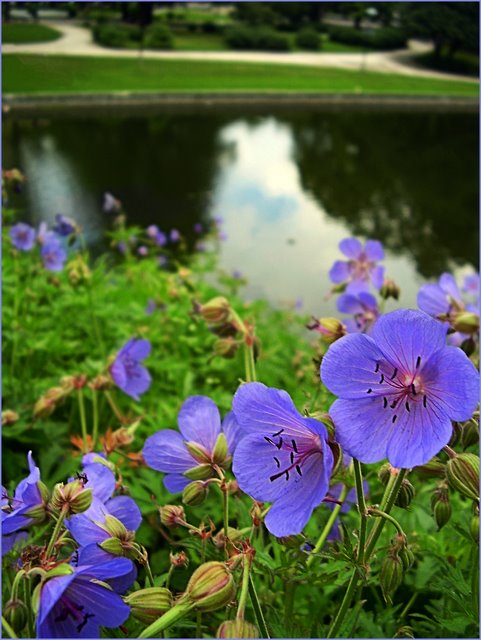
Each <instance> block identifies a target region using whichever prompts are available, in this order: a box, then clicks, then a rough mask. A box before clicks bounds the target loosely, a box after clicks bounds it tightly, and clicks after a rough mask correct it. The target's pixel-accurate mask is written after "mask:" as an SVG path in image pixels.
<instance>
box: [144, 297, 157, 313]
mask: <svg viewBox="0 0 481 640" xmlns="http://www.w3.org/2000/svg"><path fill="white" fill-rule="evenodd" d="M156 309H157V303H156V302H155V300H154V299H153V298H149V301H148V302H147V306H146V307H145V313H146V314H147V315H148V316H151V315H152V314H153V313H154V311H155V310H156Z"/></svg>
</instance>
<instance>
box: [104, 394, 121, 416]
mask: <svg viewBox="0 0 481 640" xmlns="http://www.w3.org/2000/svg"><path fill="white" fill-rule="evenodd" d="M104 393H105V397H106V398H107V402H108V403H109V405H110V408H111V409H112V411H113V412H114V414H115V417H116V418H117V420H118V421H119V422H120V423H121V424H123V423H124V416H123V415H122V414H121V413H120V411H119V409H118V407H117V405H116V404H115V400H114V399H113V398H112V395H111V394H110V391H104Z"/></svg>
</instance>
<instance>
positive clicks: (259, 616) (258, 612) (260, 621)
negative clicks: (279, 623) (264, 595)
mask: <svg viewBox="0 0 481 640" xmlns="http://www.w3.org/2000/svg"><path fill="white" fill-rule="evenodd" d="M249 595H250V598H251V602H252V608H253V609H254V613H255V616H256V620H257V626H258V627H259V631H260V633H261V638H270V635H269V631H268V630H267V625H266V621H265V619H264V615H263V613H262V609H261V605H260V604H259V598H258V597H257V593H256V588H255V586H254V581H253V580H252V576H251V575H249Z"/></svg>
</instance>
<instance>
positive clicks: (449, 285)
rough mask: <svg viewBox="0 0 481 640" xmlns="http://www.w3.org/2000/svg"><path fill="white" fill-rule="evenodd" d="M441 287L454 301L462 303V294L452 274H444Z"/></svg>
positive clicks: (440, 279) (440, 280) (441, 278)
mask: <svg viewBox="0 0 481 640" xmlns="http://www.w3.org/2000/svg"><path fill="white" fill-rule="evenodd" d="M439 286H440V287H441V289H442V290H443V291H445V292H446V293H447V294H448V295H450V296H451V298H453V300H458V301H461V294H460V292H459V289H458V285H457V284H456V280H455V279H454V276H453V275H452V274H451V273H443V274H442V275H441V277H440V278H439Z"/></svg>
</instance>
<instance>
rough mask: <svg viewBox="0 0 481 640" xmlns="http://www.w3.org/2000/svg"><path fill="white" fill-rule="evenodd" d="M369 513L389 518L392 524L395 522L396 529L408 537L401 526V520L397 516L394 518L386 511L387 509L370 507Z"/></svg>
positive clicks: (404, 536)
mask: <svg viewBox="0 0 481 640" xmlns="http://www.w3.org/2000/svg"><path fill="white" fill-rule="evenodd" d="M368 513H369V514H370V515H372V516H377V517H379V518H384V519H385V520H387V521H388V522H390V523H391V524H393V525H394V526H395V527H396V529H397V530H398V532H399V534H400V535H401V536H402V537H403V538H406V534H405V533H404V531H403V530H402V528H401V525H400V524H399V522H398V521H397V520H396V518H393V517H392V516H390V515H389V514H388V513H386V512H385V511H381V510H380V509H376V508H375V507H370V508H369V509H368Z"/></svg>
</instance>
